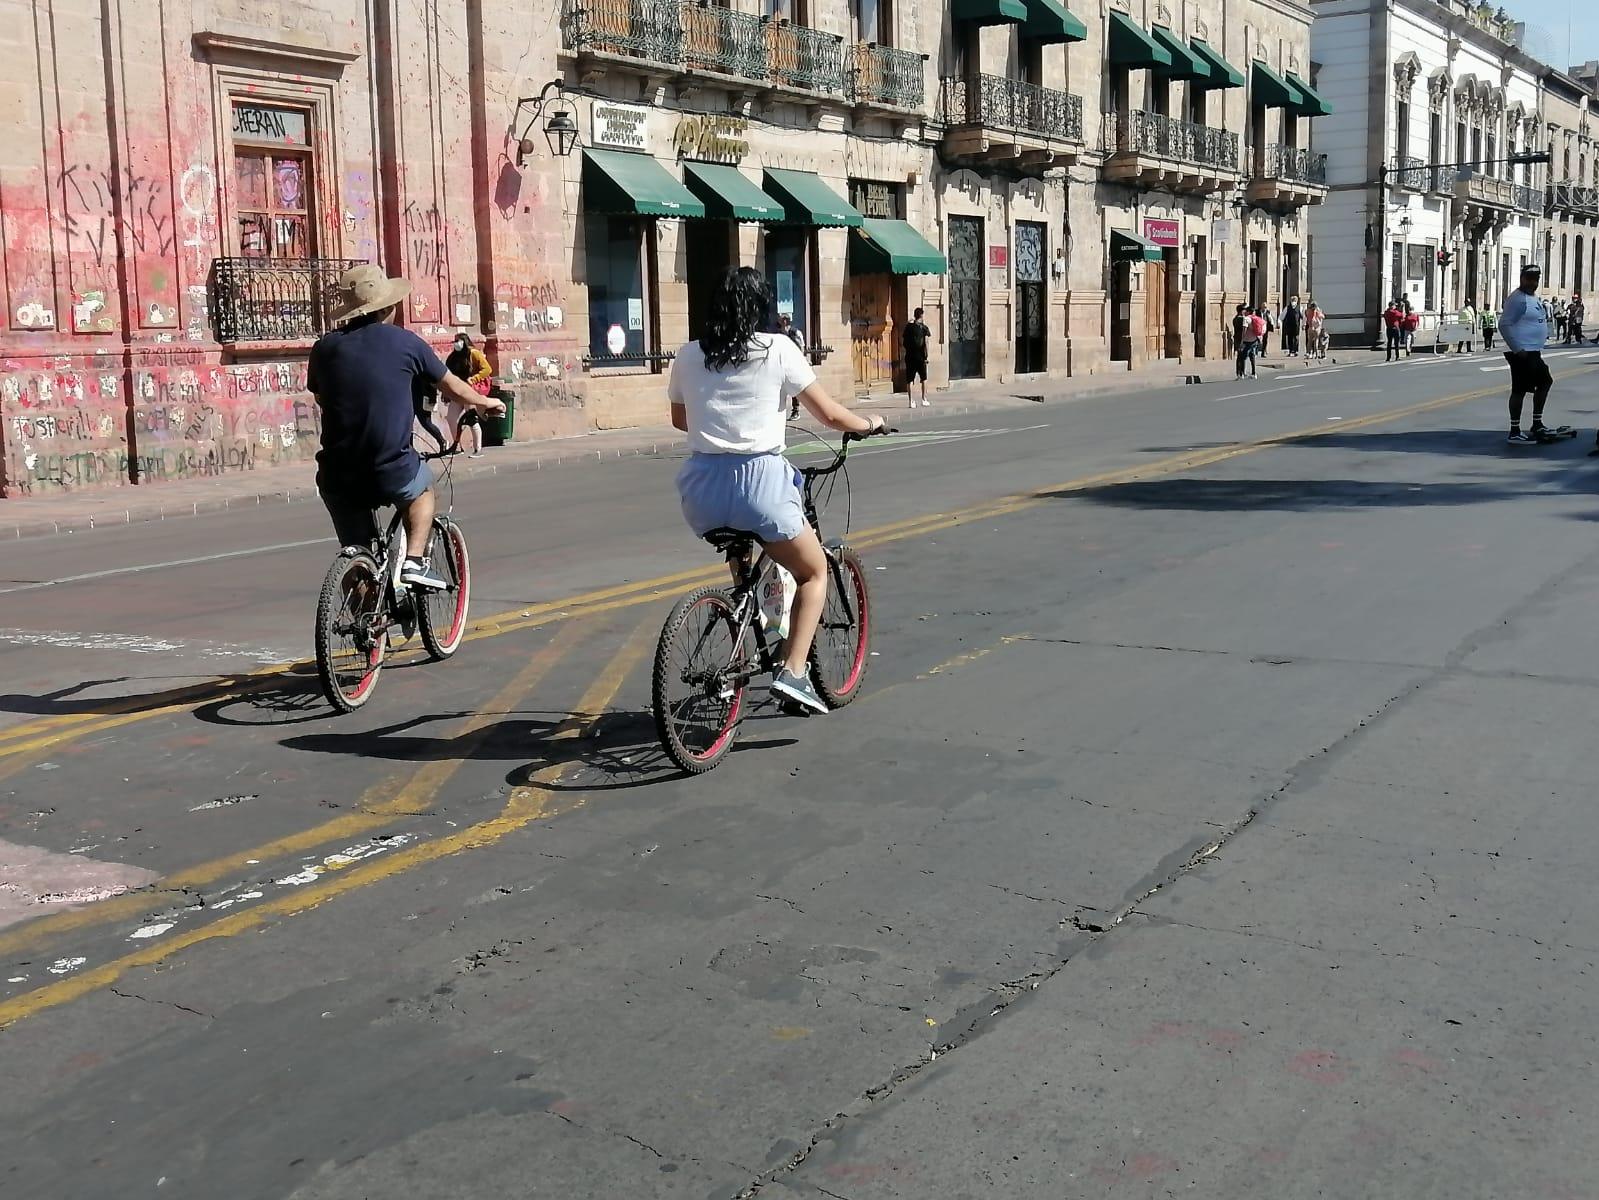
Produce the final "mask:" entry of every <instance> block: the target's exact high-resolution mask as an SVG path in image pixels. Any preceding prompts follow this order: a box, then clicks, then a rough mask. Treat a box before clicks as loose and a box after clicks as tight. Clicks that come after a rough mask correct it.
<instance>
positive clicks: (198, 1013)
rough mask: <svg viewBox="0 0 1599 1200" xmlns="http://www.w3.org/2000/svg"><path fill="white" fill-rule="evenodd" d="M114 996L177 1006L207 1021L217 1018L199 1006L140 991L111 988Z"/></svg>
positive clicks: (182, 1010)
mask: <svg viewBox="0 0 1599 1200" xmlns="http://www.w3.org/2000/svg"><path fill="white" fill-rule="evenodd" d="M109 991H110V992H111V994H112V995H113V996H121V997H122V998H123V999H124V1000H143V1001H144V1002H145V1003H146V1004H154V1005H156V1006H158V1007H161V1008H175V1009H177V1010H178V1011H179V1012H186V1013H192V1014H193V1015H194V1016H197V1017H204V1018H205V1019H206V1020H207V1021H212V1020H215V1019H216V1018H214V1017H213V1016H212V1015H211V1014H210V1013H207V1012H201V1011H200V1010H199V1009H198V1008H190V1007H189V1006H188V1005H187V1004H179V1003H178V1002H177V1001H176V1000H153V999H151V998H150V997H149V996H141V995H139V993H138V992H125V991H123V990H122V989H121V988H116V987H113V988H110V989H109Z"/></svg>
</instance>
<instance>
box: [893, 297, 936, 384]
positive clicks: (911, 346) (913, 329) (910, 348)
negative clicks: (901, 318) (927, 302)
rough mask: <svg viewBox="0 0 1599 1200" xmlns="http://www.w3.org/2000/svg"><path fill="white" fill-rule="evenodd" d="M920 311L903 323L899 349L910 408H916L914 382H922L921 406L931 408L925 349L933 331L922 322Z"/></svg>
mask: <svg viewBox="0 0 1599 1200" xmlns="http://www.w3.org/2000/svg"><path fill="white" fill-rule="evenodd" d="M922 311H923V310H922V309H919V308H918V309H917V310H916V311H915V312H914V313H912V314H911V319H910V320H909V321H907V322H906V323H905V329H904V332H902V333H901V334H900V339H899V341H900V348H901V350H902V352H903V353H904V355H905V394H906V396H907V397H908V398H909V399H910V402H911V407H912V408H915V407H916V395H915V393H914V392H912V391H911V388H912V387H914V386H915V384H916V381H917V380H918V379H920V380H921V381H922V406H923V407H924V408H931V407H932V406H933V402H932V401H931V400H929V399H928V398H927V347H928V343H929V342H931V341H932V337H933V331H932V330H931V329H929V328H928V327H927V324H926V322H924V321H923V320H922Z"/></svg>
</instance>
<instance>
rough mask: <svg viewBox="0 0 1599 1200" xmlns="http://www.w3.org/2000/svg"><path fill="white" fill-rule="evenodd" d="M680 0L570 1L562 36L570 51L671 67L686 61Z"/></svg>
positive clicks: (562, 16)
mask: <svg viewBox="0 0 1599 1200" xmlns="http://www.w3.org/2000/svg"><path fill="white" fill-rule="evenodd" d="M682 9H683V6H682V3H681V0H568V2H567V4H566V7H565V11H564V12H563V13H562V14H561V37H562V41H563V42H564V43H565V45H566V48H567V49H569V50H590V51H598V52H600V53H603V54H619V55H623V56H625V57H629V58H640V59H647V60H648V61H650V62H658V63H666V64H668V65H671V66H678V65H681V64H682V62H683V12H682Z"/></svg>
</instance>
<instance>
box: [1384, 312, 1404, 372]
mask: <svg viewBox="0 0 1599 1200" xmlns="http://www.w3.org/2000/svg"><path fill="white" fill-rule="evenodd" d="M1404 320H1405V310H1404V309H1402V308H1400V307H1399V301H1398V300H1390V301H1389V302H1388V307H1387V308H1385V309H1383V312H1382V327H1383V329H1384V330H1385V331H1386V332H1387V335H1388V357H1387V358H1385V359H1383V362H1393V361H1394V359H1396V358H1398V357H1399V352H1400V350H1401V349H1403V345H1404V342H1403V339H1404V331H1403V330H1402V329H1401V328H1400V326H1401V325H1402V324H1403V323H1404Z"/></svg>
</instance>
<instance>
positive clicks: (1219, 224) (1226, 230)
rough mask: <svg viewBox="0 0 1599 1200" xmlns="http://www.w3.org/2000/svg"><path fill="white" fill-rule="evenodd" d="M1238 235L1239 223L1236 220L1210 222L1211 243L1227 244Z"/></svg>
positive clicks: (1214, 244)
mask: <svg viewBox="0 0 1599 1200" xmlns="http://www.w3.org/2000/svg"><path fill="white" fill-rule="evenodd" d="M1237 235H1238V225H1237V223H1236V222H1234V221H1212V222H1211V223H1210V244H1211V245H1213V246H1225V245H1226V244H1227V243H1228V242H1230V241H1232V240H1233V238H1235V237H1236V236H1237Z"/></svg>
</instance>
